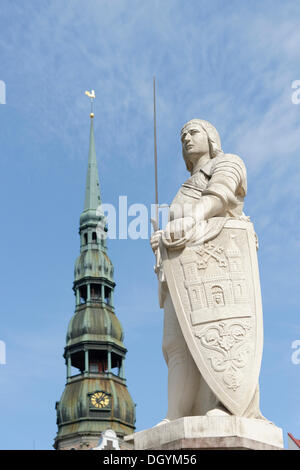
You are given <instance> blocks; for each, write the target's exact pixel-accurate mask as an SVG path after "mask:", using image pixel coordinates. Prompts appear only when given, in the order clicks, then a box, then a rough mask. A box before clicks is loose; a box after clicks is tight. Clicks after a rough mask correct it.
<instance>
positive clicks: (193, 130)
mask: <svg viewBox="0 0 300 470" xmlns="http://www.w3.org/2000/svg"><path fill="white" fill-rule="evenodd" d="M181 142H182V152H183V155H184V157H192V158H194V157H201V156H202V155H205V154H207V153H208V154H209V144H208V138H207V134H206V132H205V131H204V130H203V129H202V128H201V127H200V126H197V124H193V123H191V124H190V125H188V126H187V127H185V129H184V130H183V132H182V134H181Z"/></svg>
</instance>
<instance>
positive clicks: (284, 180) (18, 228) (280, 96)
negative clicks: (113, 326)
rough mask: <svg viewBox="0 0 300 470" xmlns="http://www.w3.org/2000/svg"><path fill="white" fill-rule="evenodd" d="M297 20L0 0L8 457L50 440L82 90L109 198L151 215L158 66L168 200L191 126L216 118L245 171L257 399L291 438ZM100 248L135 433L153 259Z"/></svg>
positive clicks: (80, 190) (138, 4) (75, 245)
mask: <svg viewBox="0 0 300 470" xmlns="http://www.w3.org/2000/svg"><path fill="white" fill-rule="evenodd" d="M299 15H300V4H299V2H298V1H297V0H295V1H291V0H281V1H276V0H271V1H269V0H264V1H263V2H262V1H261V0H253V1H251V2H248V1H242V0H236V1H235V0H232V1H230V2H228V1H225V0H223V1H219V0H210V1H202V0H189V1H188V2H187V1H183V0H163V1H156V0H123V1H122V0H85V2H81V1H78V0H65V1H64V2H61V1H60V0H51V2H50V1H46V0H27V1H26V2H24V1H22V0H2V2H1V11H0V31H1V33H0V58H1V62H0V80H2V81H4V82H5V84H6V104H0V128H1V132H0V143H1V151H0V152H1V158H0V166H1V171H0V192H1V208H2V210H1V220H2V223H1V225H2V230H1V240H2V243H1V247H2V250H1V268H2V269H1V270H0V281H1V284H0V285H1V290H0V291H1V304H0V305H1V306H0V340H2V341H5V343H6V354H7V363H6V365H0V397H1V399H0V416H1V420H0V448H1V449H32V448H36V449H51V448H52V444H53V439H54V437H55V434H56V415H55V401H57V400H59V398H60V396H61V393H62V391H63V388H64V385H65V373H66V370H65V365H64V360H63V358H62V354H63V348H64V345H65V334H66V330H67V325H68V322H69V320H70V318H71V316H72V315H73V312H74V296H73V292H72V282H73V267H74V262H75V258H76V257H77V255H78V253H79V237H78V226H79V216H80V213H81V211H82V209H83V203H84V185H85V177H86V169H87V156H88V139H89V117H88V113H89V103H88V99H87V97H86V96H85V95H84V91H85V90H86V89H95V91H96V95H97V98H96V101H95V114H96V117H95V123H94V124H95V140H96V152H97V158H98V166H99V174H100V185H101V193H102V199H103V201H104V202H106V203H111V204H114V205H116V206H117V203H118V197H119V196H120V195H126V196H127V197H128V205H130V204H133V203H143V204H145V205H147V206H148V207H149V206H150V204H151V203H153V202H154V186H153V184H154V169H153V112H152V77H153V75H154V74H155V75H156V80H157V126H158V157H159V199H160V202H162V203H168V202H170V201H171V199H172V198H173V196H174V195H175V193H176V192H177V189H178V187H179V185H180V184H181V183H182V181H183V180H184V179H185V178H186V177H187V173H186V170H185V165H184V163H183V160H182V157H181V151H180V140H179V131H180V129H181V126H182V125H183V124H184V123H185V122H186V121H188V120H189V119H191V118H194V117H201V118H204V119H207V120H209V121H210V122H212V123H213V124H214V125H215V126H216V127H217V129H218V130H219V133H220V135H221V139H222V147H223V149H224V151H225V152H229V153H236V154H238V155H240V156H241V157H242V158H243V159H244V161H245V163H246V166H247V169H248V195H247V198H246V203H245V212H246V214H247V215H249V216H250V217H251V219H252V221H253V222H254V223H255V228H256V231H257V234H258V237H259V243H260V248H259V252H258V255H259V266H260V274H261V288H262V298H263V308H264V338H265V340H264V355H263V361H262V369H261V376H260V386H261V409H262V412H263V414H264V415H265V416H266V417H268V418H269V419H270V420H271V421H273V422H274V423H275V424H276V425H278V426H280V427H282V428H283V430H284V434H285V436H286V433H287V432H291V433H293V434H294V435H295V436H296V437H299V435H300V425H299V423H300V408H299V392H298V391H299V388H300V364H299V365H295V364H293V363H292V361H291V356H292V352H293V350H292V348H291V344H292V342H293V341H295V340H297V339H300V322H299V248H300V241H299V235H298V234H299V230H300V223H299V202H300V201H299V181H300V179H299V177H300V165H299V162H300V159H299V154H300V132H299V130H300V105H295V104H293V103H292V100H291V96H292V92H293V90H292V88H291V85H292V82H293V81H294V80H297V79H300V69H299V63H300V29H299ZM108 245H109V255H110V258H111V259H112V261H113V263H114V266H115V280H116V283H117V287H116V289H115V305H116V313H117V315H118V317H119V319H120V321H121V323H122V325H123V328H124V331H125V340H124V343H125V345H126V347H127V349H128V354H127V359H126V364H125V371H126V376H127V384H128V388H129V390H130V393H131V395H132V397H133V399H134V401H135V402H136V403H137V423H136V425H137V429H138V430H141V429H145V428H147V427H150V426H153V425H154V424H155V423H156V422H158V421H159V420H160V419H162V418H163V417H164V415H165V413H166V406H167V369H166V366H165V364H164V360H163V356H162V353H161V340H162V320H163V312H162V311H161V310H160V309H159V307H158V300H157V283H156V279H155V276H154V273H153V264H154V259H153V255H152V251H151V248H150V245H149V241H148V240H135V241H134V240H110V241H109V243H108Z"/></svg>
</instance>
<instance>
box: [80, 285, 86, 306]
mask: <svg viewBox="0 0 300 470" xmlns="http://www.w3.org/2000/svg"><path fill="white" fill-rule="evenodd" d="M79 296H80V303H81V304H85V303H86V300H87V287H86V286H82V287H79Z"/></svg>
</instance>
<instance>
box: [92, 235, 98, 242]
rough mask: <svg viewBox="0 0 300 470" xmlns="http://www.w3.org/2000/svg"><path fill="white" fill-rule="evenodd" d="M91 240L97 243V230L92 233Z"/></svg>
mask: <svg viewBox="0 0 300 470" xmlns="http://www.w3.org/2000/svg"><path fill="white" fill-rule="evenodd" d="M92 242H93V243H97V232H93V233H92Z"/></svg>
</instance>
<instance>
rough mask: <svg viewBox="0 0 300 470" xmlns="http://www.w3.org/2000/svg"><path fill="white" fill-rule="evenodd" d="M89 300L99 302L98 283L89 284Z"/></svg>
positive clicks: (99, 289)
mask: <svg viewBox="0 0 300 470" xmlns="http://www.w3.org/2000/svg"><path fill="white" fill-rule="evenodd" d="M91 302H101V285H100V284H91Z"/></svg>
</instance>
